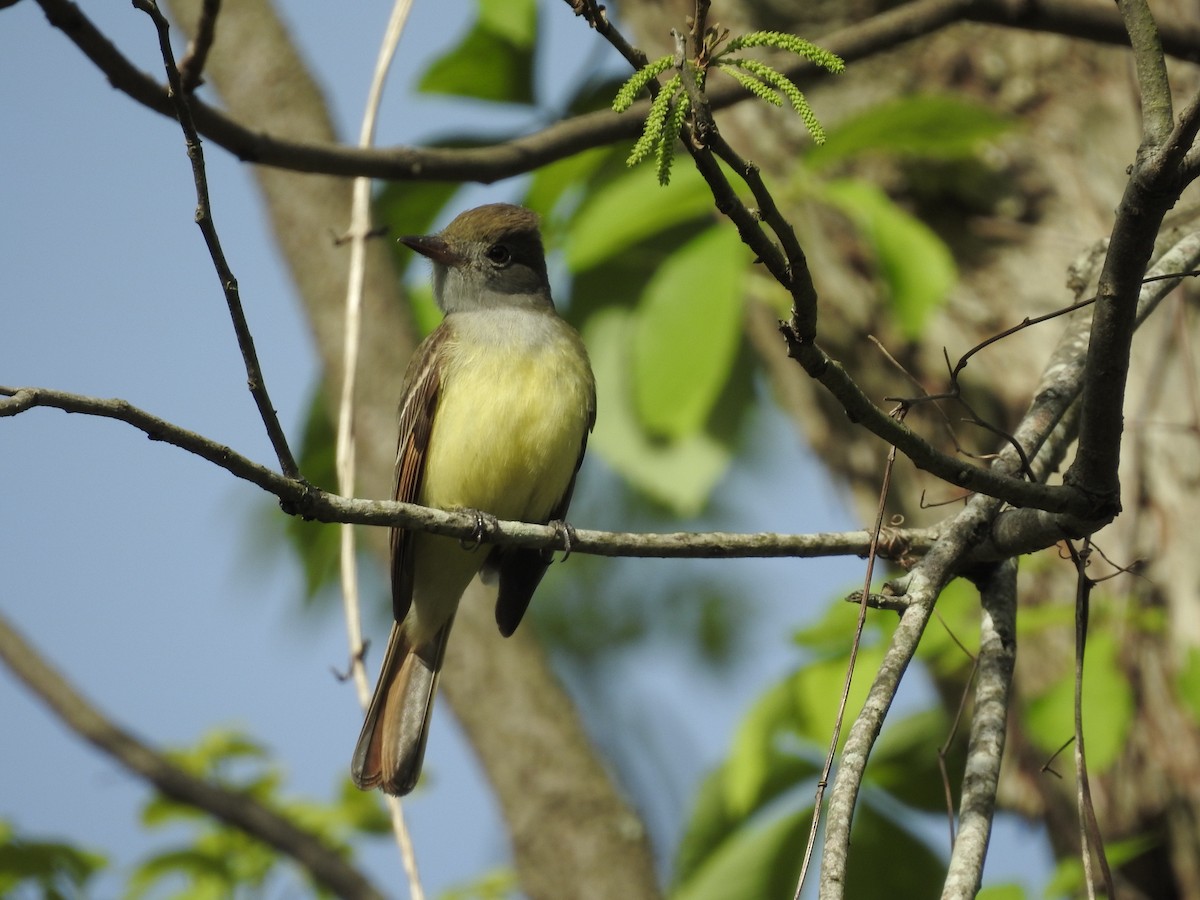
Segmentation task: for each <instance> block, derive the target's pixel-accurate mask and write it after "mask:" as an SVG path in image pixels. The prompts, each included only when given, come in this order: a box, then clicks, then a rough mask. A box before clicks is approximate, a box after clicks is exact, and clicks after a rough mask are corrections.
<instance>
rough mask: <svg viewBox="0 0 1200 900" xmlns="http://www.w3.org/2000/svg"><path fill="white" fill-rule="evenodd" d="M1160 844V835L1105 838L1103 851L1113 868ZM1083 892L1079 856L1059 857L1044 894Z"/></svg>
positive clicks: (1060, 895)
mask: <svg viewBox="0 0 1200 900" xmlns="http://www.w3.org/2000/svg"><path fill="white" fill-rule="evenodd" d="M1161 844H1162V838H1161V837H1147V836H1144V835H1141V836H1137V837H1131V838H1125V839H1124V840H1120V841H1113V840H1107V841H1105V842H1104V853H1105V855H1106V856H1107V857H1108V864H1109V866H1110V867H1111V868H1112V869H1114V870H1115V869H1116V868H1117V867H1118V866H1123V865H1125V864H1126V863H1128V862H1130V861H1132V860H1134V859H1137V857H1139V856H1141V855H1142V854H1143V853H1145V852H1146V851H1147V850H1149V849H1151V848H1152V847H1158V846H1160V845H1161ZM1083 892H1084V880H1083V863H1082V862H1080V859H1079V857H1078V856H1077V855H1076V856H1069V857H1066V858H1063V859H1060V860H1059V861H1058V865H1056V866H1055V867H1054V875H1053V876H1052V877H1051V878H1050V882H1049V884H1047V885H1046V891H1045V894H1044V896H1046V897H1063V896H1071V897H1074V896H1078V895H1080V894H1082V893H1083ZM1118 895H1119V892H1118Z"/></svg>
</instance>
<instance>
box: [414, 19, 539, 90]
mask: <svg viewBox="0 0 1200 900" xmlns="http://www.w3.org/2000/svg"><path fill="white" fill-rule="evenodd" d="M536 39H537V2H536V0H479V14H478V17H477V18H476V20H475V24H474V25H472V26H471V29H470V30H469V31H468V32H467V33H466V35H464V36H463V38H462V40H461V41H460V42H459V43H458V45H457V46H455V47H454V48H453V49H452V50H450V51H449V52H448V53H445V54H444V55H442V56H440V57H438V58H437V59H436V60H434V61H433V63H431V64H430V66H429V68H428V69H426V70H425V74H424V75H423V76H422V77H421V81H420V83H419V85H418V87H419V88H420V90H422V91H424V92H426V93H431V94H452V95H455V96H459V97H474V98H476V99H479V100H492V101H496V102H501V103H525V104H529V103H533V100H534V84H533V48H534V44H535V42H536Z"/></svg>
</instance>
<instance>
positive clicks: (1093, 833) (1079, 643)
mask: <svg viewBox="0 0 1200 900" xmlns="http://www.w3.org/2000/svg"><path fill="white" fill-rule="evenodd" d="M1066 544H1067V549H1068V551H1069V552H1070V554H1071V560H1072V562H1074V563H1075V572H1076V579H1075V708H1074V712H1075V735H1074V740H1075V747H1074V750H1075V783H1076V794H1077V801H1078V808H1079V845H1080V846H1079V852H1080V855H1081V858H1082V860H1083V873H1084V882H1085V884H1086V886H1087V892H1088V897H1089V898H1091V900H1094V898H1095V896H1096V889H1095V878H1094V876H1093V874H1092V862H1093V860H1092V853H1093V850H1094V851H1095V861H1096V862H1097V863H1099V865H1100V875H1101V877H1102V878H1103V879H1104V888H1105V891H1106V894H1105V896H1107V897H1116V896H1117V893H1116V891H1115V890H1114V888H1113V877H1112V870H1111V869H1110V868H1109V866H1108V854H1106V853H1105V852H1104V837H1103V835H1101V833H1100V823H1099V822H1097V821H1096V808H1095V806H1094V805H1093V804H1092V788H1091V783H1090V781H1089V779H1088V769H1087V753H1086V749H1085V745H1084V740H1083V660H1084V655H1085V651H1086V649H1087V631H1088V612H1089V606H1090V604H1091V595H1092V585H1093V584H1094V582H1093V581H1092V580H1091V578H1089V577H1088V574H1087V564H1088V556H1090V554H1091V542H1090V541H1089V540H1085V541H1084V542H1083V549H1082V550H1077V549H1076V548H1075V545H1074V544H1072V543H1071V542H1070V541H1067V542H1066Z"/></svg>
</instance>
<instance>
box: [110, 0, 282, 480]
mask: <svg viewBox="0 0 1200 900" xmlns="http://www.w3.org/2000/svg"><path fill="white" fill-rule="evenodd" d="M133 5H134V6H136V7H137V8H138V9H140V10H142V11H143V12H144V13H146V14H147V15H148V16H150V19H151V21H153V22H154V27H155V28H156V29H157V31H158V46H159V49H160V50H161V52H162V58H163V65H164V67H165V68H166V71H167V81H168V83H169V84H170V92H169V93H170V97H171V102H172V105H173V108H174V110H175V117H176V118H177V119H178V120H179V126H180V128H182V129H183V137H184V141H185V142H186V144H187V154H188V159H190V160H191V163H192V177H193V178H194V180H195V182H196V224H197V225H199V226H200V233H201V234H203V235H204V243H205V244H206V245H207V246H208V253H209V255H210V256H211V257H212V261H213V266H214V267H215V268H216V270H217V277H218V278H220V280H221V288H222V290H223V291H224V292H225V303H226V305H227V306H228V307H229V315H230V318H231V319H232V320H233V330H234V332H235V333H236V334H237V342H238V347H239V348H240V349H241V351H242V359H243V361H244V362H245V365H246V384H247V386H248V387H249V389H250V395H251V396H252V397H253V398H254V404H255V406H257V407H258V413H259V415H260V416H261V417H262V421H263V425H264V426H265V427H266V429H267V437H269V438H270V439H271V446H272V447H273V448H274V450H275V455H276V457H277V458H278V459H279V468H280V469H281V470H282V472H283V474H284V475H286V476H287V477H289V478H299V477H300V470H299V468H298V467H297V466H296V460H295V458H294V457H293V456H292V451H291V449H290V448H289V447H288V442H287V436H286V435H285V434H284V433H283V426H281V425H280V424H279V416H278V415H277V414H276V412H275V407H274V406H273V405H272V404H271V397H270V395H269V394H268V393H267V383H266V380H265V379H264V378H263V373H262V367H261V366H260V365H259V363H258V352H257V351H256V350H255V349H254V337H253V335H251V334H250V326H249V324H248V323H247V322H246V312H245V310H244V309H243V308H242V300H241V295H240V294H239V293H238V286H237V279H236V278H234V277H233V271H232V270H231V269H230V268H229V262H228V261H227V260H226V259H225V251H224V250H222V249H221V239H220V238H219V237H218V236H217V228H216V225H215V224H214V223H213V216H212V204H211V202H210V200H209V196H208V174H207V172H206V171H205V167H204V148H203V147H202V146H201V144H200V135H199V134H198V133H197V131H196V125H195V123H194V122H193V121H192V112H191V109H190V107H189V105H188V99H187V96H186V95H185V93H184V88H183V83H182V81H181V79H180V75H179V69H178V68H176V66H175V54H174V51H172V49H171V36H170V26H169V25H168V24H167V19H166V17H165V16H164V15H163V14H162V13H161V12H160V11H159V9H158V4H157V3H156V2H155V0H133Z"/></svg>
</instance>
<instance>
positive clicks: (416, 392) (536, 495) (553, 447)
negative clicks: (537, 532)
mask: <svg viewBox="0 0 1200 900" xmlns="http://www.w3.org/2000/svg"><path fill="white" fill-rule="evenodd" d="M400 241H401V243H403V244H405V245H406V246H408V247H411V248H412V249H413V250H415V251H416V252H417V253H420V254H421V255H423V256H426V257H428V258H429V259H430V260H432V262H433V295H434V299H435V300H436V301H437V304H438V306H439V307H440V308H441V310H442V312H444V313H445V318H444V319H443V320H442V323H441V325H439V326H438V327H437V329H436V330H435V331H434V332H433V333H432V334H430V335H429V337H428V338H426V339H425V340H424V342H422V344H421V345H420V346H419V347H418V348H417V351H416V353H415V354H414V355H413V357H412V360H411V361H410V363H409V366H408V371H407V373H406V374H405V377H404V389H403V394H402V400H401V403H400V439H399V443H398V445H397V450H396V491H395V495H396V499H397V500H403V501H406V502H410V503H420V504H422V505H424V506H432V507H437V508H440V509H468V510H477V511H479V512H481V513H485V514H487V515H490V516H495V517H496V518H500V519H509V520H518V521H524V522H535V523H546V522H550V521H562V520H563V519H564V517H565V516H566V512H567V506H568V504H569V503H570V501H571V493H572V490H573V489H574V486H575V474H576V472H577V471H578V470H579V464H580V463H581V462H582V460H583V452H584V449H585V447H586V445H587V437H588V433H589V432H590V431H591V429H592V426H593V424H594V423H595V419H596V387H595V380H594V378H593V376H592V369H591V364H590V363H589V361H588V356H587V351H586V350H585V349H584V346H583V342H582V341H581V340H580V338H579V335H578V334H577V333H576V332H575V330H574V329H573V328H572V327H571V326H570V325H568V324H567V323H566V322H564V321H563V320H562V319H561V318H560V317H559V316H558V314H557V313H556V312H555V309H554V301H553V300H552V299H551V297H550V283H549V279H548V277H547V275H546V258H545V252H544V250H543V248H542V239H541V235H540V233H539V232H538V222H537V216H535V215H534V214H533V213H532V212H530V211H529V210H527V209H524V208H522V207H519V206H511V205H509V204H504V203H495V204H490V205H487V206H481V207H478V208H477V209H472V210H468V211H467V212H464V213H462V214H461V215H459V216H458V217H457V218H456V219H454V221H452V222H451V223H450V224H449V225H448V226H446V228H445V230H443V231H441V232H439V233H437V234H434V235H429V236H422V237H403V238H401V239H400ZM391 538H392V540H391V547H392V552H391V557H392V610H393V613H394V616H395V622H394V623H393V625H392V630H391V634H390V635H389V637H388V645H387V652H386V653H385V654H384V659H383V667H382V669H381V671H380V674H379V682H378V684H377V685H376V687H375V695H374V697H373V698H372V700H371V705H370V707H369V708H368V710H367V715H366V721H365V723H364V724H363V729H362V733H361V734H360V736H359V739H358V746H357V747H356V748H355V751H354V760H353V764H352V766H351V772H352V775H353V777H354V783H355V784H357V785H358V787H360V788H362V789H364V790H367V789H370V788H374V787H379V788H382V789H383V790H384V791H385V792H387V793H389V794H396V795H401V794H407V793H408V792H409V791H411V790H412V789H413V787H414V785H416V783H417V778H418V776H419V775H420V771H421V760H422V758H423V756H424V754H425V742H426V738H427V736H428V731H429V716H430V711H431V709H432V707H433V697H434V692H435V691H436V689H437V681H438V674H439V672H440V670H441V667H442V658H443V656H444V655H445V652H446V641H447V639H448V638H449V635H450V626H451V625H452V624H453V622H454V614H455V612H456V611H457V609H458V602H459V598H460V597H461V596H462V593H463V591H464V590H466V588H467V585H468V584H469V583H470V581H471V579H472V578H473V577H475V575H476V574H477V573H479V572H480V571H481V570H482V574H483V577H484V579H485V580H489V579H493V580H497V581H498V582H499V595H498V599H497V601H496V623H497V624H498V625H499V627H500V633H501V634H503V635H505V636H506V637H507V636H508V635H510V634H512V633H513V631H514V630H515V629H516V627H517V625H518V624H519V623H520V621H521V617H522V616H523V615H524V613H525V609H526V608H527V607H528V605H529V600H530V598H531V597H532V596H533V592H534V590H535V589H536V588H537V585H538V583H539V582H540V581H541V579H542V576H543V575H544V574H545V572H546V567H547V566H548V564H549V561H550V554H549V553H548V552H547V551H542V550H537V549H528V548H517V547H499V546H496V547H491V548H490V549H489V548H488V547H487V546H479V545H476V546H475V547H467V546H465V545H464V544H463V543H462V542H460V541H458V540H456V539H454V538H447V537H441V536H437V535H433V534H429V533H427V532H422V531H414V530H409V529H404V528H394V529H392V533H391Z"/></svg>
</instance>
